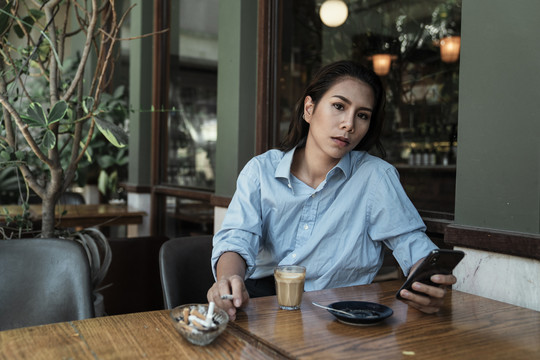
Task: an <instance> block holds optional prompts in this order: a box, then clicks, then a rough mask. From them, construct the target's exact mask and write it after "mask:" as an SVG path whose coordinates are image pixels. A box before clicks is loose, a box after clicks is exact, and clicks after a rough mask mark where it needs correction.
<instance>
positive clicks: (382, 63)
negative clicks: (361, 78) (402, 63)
mask: <svg viewBox="0 0 540 360" xmlns="http://www.w3.org/2000/svg"><path fill="white" fill-rule="evenodd" d="M372 60H373V71H375V74H377V75H379V76H385V75H388V73H389V72H390V65H391V64H392V60H395V56H392V55H390V54H376V55H373V56H372Z"/></svg>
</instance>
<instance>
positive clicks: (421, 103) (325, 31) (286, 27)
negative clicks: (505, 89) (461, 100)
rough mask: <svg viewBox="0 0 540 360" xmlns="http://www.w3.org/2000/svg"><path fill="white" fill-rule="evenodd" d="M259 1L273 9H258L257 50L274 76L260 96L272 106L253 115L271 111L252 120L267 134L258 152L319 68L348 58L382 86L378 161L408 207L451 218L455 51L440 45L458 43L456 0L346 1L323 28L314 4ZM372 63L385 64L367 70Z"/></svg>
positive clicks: (280, 131) (274, 139)
mask: <svg viewBox="0 0 540 360" xmlns="http://www.w3.org/2000/svg"><path fill="white" fill-rule="evenodd" d="M268 3H272V4H274V5H275V6H268V10H267V11H268V12H269V13H270V14H269V15H267V16H269V18H270V19H272V18H274V19H276V20H275V21H272V20H270V21H268V23H269V24H270V25H271V24H275V25H274V27H273V28H272V26H271V27H270V34H271V36H273V37H274V39H273V40H274V41H273V44H275V45H274V46H272V41H269V45H268V47H267V48H268V52H269V54H268V56H267V58H268V59H270V60H269V61H270V62H273V63H272V65H271V66H268V68H270V69H272V71H273V74H274V75H273V76H272V73H270V75H271V76H270V78H273V82H272V83H271V84H268V86H267V89H268V90H266V91H267V92H266V96H268V97H269V98H272V96H270V95H273V98H274V99H275V100H274V101H273V105H271V108H270V109H269V111H267V112H264V111H259V114H264V113H269V114H271V115H269V117H268V118H267V119H265V120H263V121H262V123H263V124H264V123H265V121H266V124H267V126H266V127H265V129H264V130H261V129H259V131H260V132H261V131H266V132H267V133H266V134H264V136H262V137H263V138H264V139H266V140H267V143H268V146H267V148H271V147H273V146H276V145H277V144H278V142H279V140H280V139H281V138H282V137H283V135H284V134H285V133H286V131H287V129H288V124H289V121H290V117H291V114H292V113H293V112H294V106H295V103H296V101H297V100H298V98H299V97H300V96H301V95H302V92H303V90H304V88H305V87H306V85H307V82H308V81H309V80H310V79H311V77H312V75H313V73H314V72H315V71H316V70H317V69H318V68H319V67H321V66H322V65H325V64H328V63H330V62H333V61H336V60H342V59H351V60H355V61H358V62H360V63H363V64H364V65H365V66H368V67H370V68H373V69H374V70H375V71H376V72H377V73H378V74H379V75H380V76H381V78H382V80H383V83H384V84H385V86H386V89H387V105H386V115H385V127H384V130H383V136H382V142H383V145H384V147H385V150H386V160H387V161H389V162H391V163H392V164H394V165H396V166H397V167H398V170H399V171H400V173H401V176H402V181H403V183H404V184H403V185H404V187H405V189H406V191H407V192H408V193H409V196H410V197H411V199H412V200H413V202H414V203H415V205H417V207H419V208H421V209H423V210H431V211H444V212H453V207H454V187H455V166H453V164H454V163H455V160H456V159H455V155H454V154H456V146H457V138H456V136H457V113H458V80H459V61H458V59H459V47H457V49H458V52H457V53H455V54H454V55H453V56H448V55H446V54H445V53H442V52H441V48H443V50H444V49H445V48H444V45H448V44H450V45H454V46H455V45H458V44H459V41H460V28H461V1H459V0H400V1H398V0H387V1H380V0H350V1H346V4H347V7H348V16H347V18H346V21H345V22H344V23H343V24H342V25H340V26H337V27H329V26H326V25H325V24H323V22H322V20H321V17H320V15H319V12H320V9H321V4H322V3H323V1H320V0H319V1H316V0H276V1H275V2H272V1H269V2H268ZM456 41H457V42H458V44H456ZM262 49H264V47H262ZM263 56H264V55H263ZM381 59H382V60H387V62H386V65H387V66H386V67H381V66H379V65H377V64H378V63H379V61H380V60H381ZM259 81H260V82H261V81H265V79H264V78H261V77H260V78H259ZM261 88H262V89H264V86H262V87H261ZM261 96H262V97H264V96H265V95H259V98H261ZM263 116H264V115H263ZM259 120H260V119H259ZM264 150H266V149H260V151H264ZM426 188H429V189H431V191H430V192H429V193H426ZM434 191H435V192H434ZM434 199H435V201H434Z"/></svg>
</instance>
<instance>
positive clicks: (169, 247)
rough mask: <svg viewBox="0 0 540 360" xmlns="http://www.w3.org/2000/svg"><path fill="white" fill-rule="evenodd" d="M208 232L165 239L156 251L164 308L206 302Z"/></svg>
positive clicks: (209, 283)
mask: <svg viewBox="0 0 540 360" xmlns="http://www.w3.org/2000/svg"><path fill="white" fill-rule="evenodd" d="M211 256H212V235H202V236H188V237H181V238H176V239H171V240H168V241H166V242H165V243H164V244H163V245H162V246H161V249H160V251H159V270H160V276H161V286H162V288H163V302H164V304H165V308H166V309H172V308H174V307H175V306H178V305H182V304H189V303H206V302H207V301H208V300H207V298H206V293H207V292H208V289H210V286H212V284H213V283H214V275H213V274H212V268H211V265H210V258H211Z"/></svg>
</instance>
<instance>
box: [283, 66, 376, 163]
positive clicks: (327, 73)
mask: <svg viewBox="0 0 540 360" xmlns="http://www.w3.org/2000/svg"><path fill="white" fill-rule="evenodd" d="M345 78H354V79H358V80H360V81H362V82H364V83H366V84H368V85H369V86H370V87H371V88H372V89H373V94H374V95H375V104H374V106H373V113H372V115H371V122H370V124H369V130H368V132H367V133H366V136H364V138H363V139H362V141H360V143H359V144H358V145H357V146H356V147H355V148H354V149H353V150H365V151H369V150H371V148H372V147H373V146H375V147H376V148H377V149H378V150H379V152H380V153H381V155H382V156H383V157H384V156H385V151H384V148H383V146H382V144H381V141H380V137H381V132H382V128H383V119H384V105H385V103H386V93H385V91H384V88H383V85H382V82H381V79H380V78H379V77H378V76H377V74H375V73H374V72H373V71H372V70H370V69H368V68H366V67H365V66H363V65H361V64H358V63H356V62H354V61H349V60H342V61H337V62H334V63H331V64H329V65H326V66H324V67H323V68H321V69H320V70H319V71H318V72H317V73H316V74H315V76H314V77H313V79H312V80H311V82H310V84H309V85H308V87H307V88H306V90H305V92H304V95H302V97H301V98H300V99H299V100H298V101H297V103H296V106H295V110H294V113H293V118H292V119H291V123H290V125H289V131H288V133H287V135H286V136H285V138H284V139H283V141H282V142H281V143H280V144H279V146H278V149H280V150H282V151H289V150H291V149H293V148H294V147H295V146H297V145H298V144H300V142H301V141H302V140H303V139H304V138H305V137H307V134H308V132H309V124H308V123H307V122H306V121H305V120H304V119H303V118H302V115H303V114H304V99H305V98H306V96H310V97H311V98H312V99H313V102H314V103H315V108H316V107H317V103H318V101H319V100H320V99H321V98H322V97H323V95H324V94H325V93H326V92H327V91H328V90H329V89H330V88H331V87H332V86H334V84H336V83H337V82H338V81H339V80H342V79H345Z"/></svg>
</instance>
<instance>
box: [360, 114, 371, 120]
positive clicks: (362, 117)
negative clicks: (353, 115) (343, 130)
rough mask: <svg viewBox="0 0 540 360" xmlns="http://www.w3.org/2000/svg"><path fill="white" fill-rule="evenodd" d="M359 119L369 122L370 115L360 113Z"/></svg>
mask: <svg viewBox="0 0 540 360" xmlns="http://www.w3.org/2000/svg"><path fill="white" fill-rule="evenodd" d="M358 117H359V118H360V119H362V120H369V115H368V114H365V113H359V114H358Z"/></svg>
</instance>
